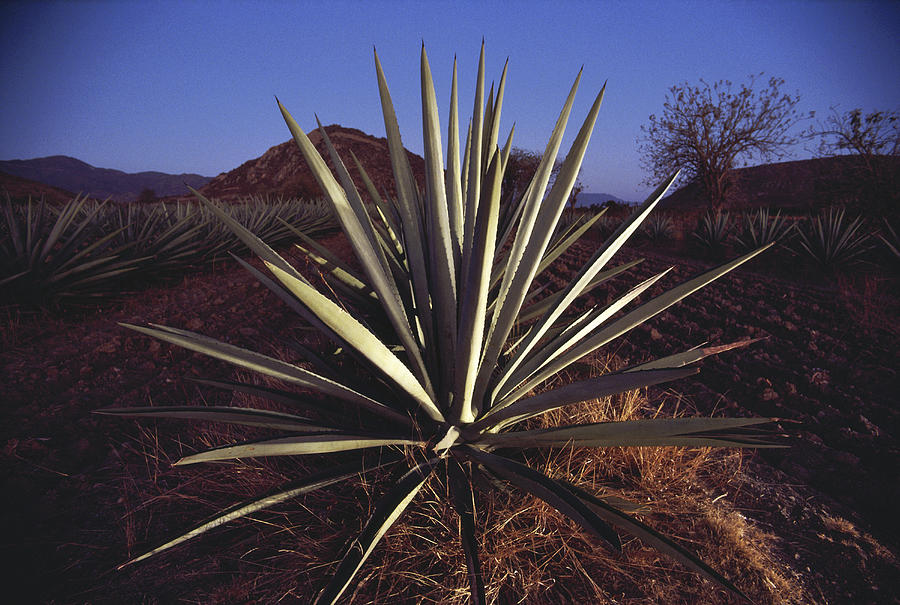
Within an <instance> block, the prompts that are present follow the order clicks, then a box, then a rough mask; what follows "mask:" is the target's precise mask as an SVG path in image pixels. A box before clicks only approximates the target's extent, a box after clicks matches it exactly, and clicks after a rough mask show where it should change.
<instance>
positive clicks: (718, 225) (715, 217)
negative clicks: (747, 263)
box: [691, 210, 731, 255]
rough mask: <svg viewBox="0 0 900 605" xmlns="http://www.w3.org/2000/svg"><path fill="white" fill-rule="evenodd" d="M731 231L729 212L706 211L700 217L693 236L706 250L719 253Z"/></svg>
mask: <svg viewBox="0 0 900 605" xmlns="http://www.w3.org/2000/svg"><path fill="white" fill-rule="evenodd" d="M730 232H731V222H730V221H729V218H728V213H727V212H721V211H719V210H716V211H715V212H706V213H705V214H704V215H703V216H701V217H700V220H699V222H698V223H697V228H696V229H695V230H694V232H693V233H691V236H692V237H693V238H694V239H695V240H696V241H697V242H698V243H699V244H700V246H701V247H702V248H704V249H705V250H706V251H708V252H710V253H711V254H713V255H718V254H720V253H721V252H722V248H723V247H724V246H725V243H726V242H727V241H728V235H729V234H730Z"/></svg>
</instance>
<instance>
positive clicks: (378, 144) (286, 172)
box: [200, 124, 425, 200]
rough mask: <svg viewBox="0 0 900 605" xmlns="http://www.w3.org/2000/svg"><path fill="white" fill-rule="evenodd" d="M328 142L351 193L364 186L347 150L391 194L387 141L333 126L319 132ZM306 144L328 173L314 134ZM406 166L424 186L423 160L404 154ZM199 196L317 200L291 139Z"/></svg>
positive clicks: (313, 184)
mask: <svg viewBox="0 0 900 605" xmlns="http://www.w3.org/2000/svg"><path fill="white" fill-rule="evenodd" d="M325 132H326V133H328V138H329V139H331V142H332V143H333V144H334V147H335V149H337V151H338V154H339V155H340V156H341V159H342V160H343V161H344V164H345V165H346V166H347V169H348V170H349V171H350V175H351V177H352V178H353V181H354V183H355V184H356V187H357V189H359V191H360V193H361V194H363V197H364V198H365V197H366V195H365V185H364V183H363V180H362V178H361V177H360V175H359V171H358V170H357V169H356V165H355V164H354V162H353V156H351V155H350V152H351V151H352V152H353V154H354V155H356V157H357V159H359V161H360V163H361V164H362V165H363V168H365V171H366V173H367V174H368V175H369V178H370V179H372V182H373V183H374V184H375V187H376V188H377V189H378V191H379V192H380V193H381V194H382V195H383V194H385V193H387V194H388V195H394V194H395V193H396V192H395V189H394V176H393V171H392V169H391V162H390V153H389V152H388V145H387V139H383V138H376V137H373V136H372V135H369V134H366V133H364V132H362V131H361V130H356V129H355V128H345V127H343V126H339V125H336V124H333V125H331V126H326V127H325ZM308 134H309V138H310V140H311V141H312V143H313V144H314V145H315V146H316V149H318V150H319V153H320V154H322V157H323V158H325V161H326V163H327V164H328V166H329V167H330V168H332V169H333V164H332V162H331V158H329V157H328V151H327V150H326V149H325V143H324V141H323V139H322V135H321V134H320V133H319V132H318V130H313V131H311V132H309V133H308ZM406 153H407V156H408V157H409V162H410V166H411V167H412V171H413V174H414V175H415V176H416V180H417V182H418V183H419V186H420V187H424V183H425V179H424V174H425V160H423V159H422V158H421V157H420V156H418V155H416V154H414V153H412V152H410V151H407V152H406ZM200 191H201V192H202V193H203V194H204V195H206V196H207V197H212V198H218V199H223V200H231V199H239V198H245V197H247V196H249V195H271V196H283V197H302V198H318V197H322V196H323V194H322V191H321V190H320V189H319V185H318V183H316V180H315V178H314V177H313V175H312V173H311V172H310V170H309V167H308V166H307V165H306V160H304V159H303V156H302V155H301V154H300V150H299V149H298V148H297V144H296V143H294V141H293V140H290V141H287V142H285V143H281V144H280V145H276V146H274V147H271V148H270V149H269V150H268V151H266V152H265V153H264V154H262V155H261V156H260V157H258V158H256V159H253V160H250V161H247V162H244V163H243V164H241V165H240V166H238V167H237V168H235V169H234V170H231V171H230V172H226V173H223V174H220V175H219V176H217V177H215V178H214V179H212V180H211V181H210V182H209V183H207V184H206V185H205V186H203V187H202V188H200Z"/></svg>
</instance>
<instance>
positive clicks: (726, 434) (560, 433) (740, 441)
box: [476, 370, 781, 447]
mask: <svg viewBox="0 0 900 605" xmlns="http://www.w3.org/2000/svg"><path fill="white" fill-rule="evenodd" d="M657 371H658V370H657ZM766 422H771V419H769V418H650V419H645V420H626V421H621V422H598V423H593V424H577V425H572V426H564V427H557V428H549V429H535V430H531V431H514V432H509V433H499V434H492V433H485V434H484V435H482V436H481V437H479V438H478V440H477V442H476V443H477V444H479V445H485V446H492V447H554V446H563V445H564V446H567V447H627V446H641V447H644V446H654V447H657V446H658V447H663V446H673V445H674V446H689V447H781V446H780V445H778V444H774V443H772V444H770V443H766V442H764V441H762V440H760V439H758V438H756V437H755V436H749V437H745V436H744V435H743V434H742V433H740V432H735V431H734V429H741V428H744V427H749V426H755V425H759V424H764V423H766Z"/></svg>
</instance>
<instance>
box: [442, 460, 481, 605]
mask: <svg viewBox="0 0 900 605" xmlns="http://www.w3.org/2000/svg"><path fill="white" fill-rule="evenodd" d="M447 475H448V480H449V481H448V482H449V487H450V499H451V502H452V503H453V508H454V509H456V514H458V515H459V540H460V542H461V543H462V547H463V552H464V553H465V555H466V569H467V570H468V575H469V596H470V603H472V605H484V604H485V603H486V602H487V601H486V599H485V595H484V577H483V576H482V573H481V561H480V560H479V558H478V537H477V536H476V534H475V495H474V494H473V493H472V484H471V482H470V481H469V476H468V474H467V473H466V470H465V468H464V467H463V466H462V464H461V463H460V462H459V461H458V460H457V459H456V458H452V457H451V458H449V459H447Z"/></svg>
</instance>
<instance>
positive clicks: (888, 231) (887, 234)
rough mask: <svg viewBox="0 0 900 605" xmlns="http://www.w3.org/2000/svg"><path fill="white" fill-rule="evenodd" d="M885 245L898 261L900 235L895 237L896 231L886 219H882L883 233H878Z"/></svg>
mask: <svg viewBox="0 0 900 605" xmlns="http://www.w3.org/2000/svg"><path fill="white" fill-rule="evenodd" d="M878 239H880V240H881V241H882V242H883V243H884V245H885V247H886V248H887V249H888V250H889V251H890V253H891V255H893V257H894V260H895V261H900V237H897V231H896V230H895V229H894V228H893V227H892V226H891V224H890V223H889V222H888V220H887V219H884V233H879V234H878Z"/></svg>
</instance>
